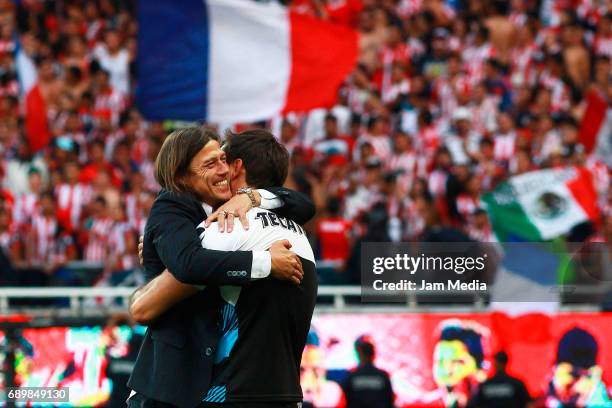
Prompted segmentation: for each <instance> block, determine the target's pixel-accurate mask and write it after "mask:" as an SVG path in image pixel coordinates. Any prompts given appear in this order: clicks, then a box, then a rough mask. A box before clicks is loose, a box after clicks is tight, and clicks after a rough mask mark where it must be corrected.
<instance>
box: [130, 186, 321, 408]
mask: <svg viewBox="0 0 612 408" xmlns="http://www.w3.org/2000/svg"><path fill="white" fill-rule="evenodd" d="M267 190H269V191H270V192H272V193H274V194H276V195H277V196H278V197H279V198H280V199H281V200H282V201H283V204H284V205H283V206H282V207H281V208H279V209H277V210H274V211H275V212H276V213H278V214H279V215H281V216H284V217H289V218H292V219H293V220H295V221H297V222H299V223H300V224H303V223H305V222H306V221H308V220H309V219H310V218H312V216H313V215H314V205H313V203H312V202H311V201H310V199H309V198H308V197H306V196H305V195H303V194H300V193H297V192H294V191H291V190H288V189H285V188H282V187H275V188H268V189H267ZM206 217H207V214H206V213H205V212H204V209H203V208H202V205H201V203H200V202H199V201H198V200H197V199H196V198H195V197H194V196H191V195H189V194H177V193H171V192H168V191H162V192H160V194H159V195H158V197H157V199H156V200H155V203H154V204H153V207H152V209H151V213H150V215H149V218H148V220H147V225H146V228H145V235H144V248H143V258H144V267H145V273H146V275H147V278H148V279H152V278H154V277H155V276H157V275H159V274H160V273H161V272H163V270H164V269H166V268H168V270H169V271H170V272H171V273H172V274H173V275H174V276H175V277H176V278H177V279H178V280H179V281H181V282H184V283H189V284H201V285H213V286H218V285H244V284H246V283H248V282H249V281H250V277H251V264H252V261H253V255H252V253H251V252H245V251H235V252H226V251H215V250H210V249H205V248H202V244H201V242H200V239H199V234H198V233H197V232H196V226H197V225H198V224H199V223H200V222H202V221H203V220H204V219H205V218H206ZM237 270H238V271H247V274H246V275H245V276H240V275H241V274H236V273H228V271H237ZM220 301H221V297H220V296H219V292H218V289H217V288H216V287H208V288H207V289H206V290H204V291H202V292H201V293H198V294H197V295H195V296H193V297H191V298H189V299H186V300H184V301H182V302H181V303H179V304H177V305H176V306H174V307H173V308H172V309H170V310H169V311H167V312H166V313H165V314H164V315H162V316H160V317H159V318H158V319H157V320H156V321H155V323H154V324H152V325H151V326H150V327H149V328H148V330H147V333H146V335H145V339H144V342H143V345H142V347H141V349H140V353H139V355H138V359H137V360H136V365H135V366H134V371H133V372H132V375H131V377H130V380H129V381H128V387H129V388H131V389H132V390H134V391H136V392H138V393H140V394H142V395H144V396H146V397H148V398H151V399H154V400H157V401H163V402H167V403H171V404H174V405H176V406H178V407H181V408H194V407H195V406H197V405H198V403H199V402H200V401H201V399H202V398H203V397H204V394H205V393H206V391H207V390H208V388H209V385H210V380H211V371H212V366H213V356H214V352H215V347H216V345H217V341H218V339H219V305H220Z"/></svg>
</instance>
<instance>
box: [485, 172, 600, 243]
mask: <svg viewBox="0 0 612 408" xmlns="http://www.w3.org/2000/svg"><path fill="white" fill-rule="evenodd" d="M482 200H483V202H484V203H485V205H486V206H487V211H488V213H489V217H490V219H491V224H492V225H493V229H494V231H495V234H496V235H497V238H498V239H499V240H500V241H501V242H517V241H518V242H525V241H527V242H538V241H547V240H552V239H555V238H557V237H559V236H561V235H564V234H566V233H568V232H569V231H570V230H571V229H572V227H574V226H576V225H578V224H580V223H582V222H585V221H595V220H596V219H597V218H598V217H599V210H598V208H597V194H596V192H595V188H594V186H593V182H592V180H591V173H590V172H589V171H588V170H587V169H585V168H581V167H568V168H559V169H546V170H537V171H532V172H529V173H525V174H521V175H518V176H514V177H512V178H510V179H509V180H508V181H507V182H505V183H503V184H501V185H499V186H498V187H497V188H496V189H495V190H493V191H492V192H490V193H488V194H485V195H484V196H483V197H482Z"/></svg>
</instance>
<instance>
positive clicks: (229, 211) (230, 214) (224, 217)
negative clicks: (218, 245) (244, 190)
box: [205, 191, 261, 232]
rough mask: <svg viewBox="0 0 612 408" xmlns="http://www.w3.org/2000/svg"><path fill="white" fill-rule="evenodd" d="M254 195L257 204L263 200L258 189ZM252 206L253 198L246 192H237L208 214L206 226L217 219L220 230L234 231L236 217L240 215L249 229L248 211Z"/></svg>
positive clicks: (245, 227) (242, 222)
mask: <svg viewBox="0 0 612 408" xmlns="http://www.w3.org/2000/svg"><path fill="white" fill-rule="evenodd" d="M253 195H254V196H255V200H256V201H257V205H259V203H260V202H261V196H260V195H259V193H258V192H257V191H253ZM251 208H253V203H251V199H250V198H249V197H248V196H247V195H246V194H237V195H235V196H233V197H232V198H231V199H230V200H229V201H227V202H226V203H225V204H223V205H222V206H221V207H219V208H217V210H216V211H215V212H213V213H212V214H210V215H209V216H208V218H207V219H206V224H205V225H206V228H208V227H209V226H210V224H211V223H212V222H214V221H217V223H218V224H219V231H220V232H223V231H226V230H227V232H232V230H233V229H234V219H235V218H236V217H238V218H239V219H240V223H241V224H242V227H243V228H244V229H245V230H248V229H249V221H248V220H247V216H246V213H247V212H248V211H249V210H250V209H251ZM226 227H227V228H226Z"/></svg>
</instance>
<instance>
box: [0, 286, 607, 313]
mask: <svg viewBox="0 0 612 408" xmlns="http://www.w3.org/2000/svg"><path fill="white" fill-rule="evenodd" d="M135 289H136V287H93V288H83V287H78V288H75V287H51V288H49V287H39V288H21V287H4V288H0V314H2V315H6V314H10V313H31V312H35V313H36V314H41V313H56V314H66V315H73V316H96V315H106V314H108V313H115V312H125V311H127V308H128V303H129V297H130V295H131V294H132V293H133V292H134V290H135ZM611 291H612V284H610V283H602V284H601V285H590V286H576V287H573V288H572V291H571V295H572V296H579V297H580V299H581V300H582V301H581V302H580V303H576V302H568V301H567V300H566V301H564V302H563V303H562V304H561V305H560V310H563V309H564V308H565V309H567V310H582V309H584V310H599V309H600V308H601V307H602V303H601V302H589V301H588V299H601V298H602V297H603V296H605V294H607V293H610V292H611ZM364 294H368V295H369V296H368V298H369V299H371V297H372V296H375V295H376V294H377V293H376V292H375V291H373V290H372V291H363V292H362V288H361V287H360V286H320V287H319V292H318V301H317V310H318V311H337V312H345V311H348V312H355V311H359V310H362V309H363V310H366V311H367V312H369V313H371V312H373V311H377V310H381V311H390V312H393V311H403V312H406V311H436V310H439V311H444V310H453V311H458V310H461V309H465V310H466V311H479V310H486V309H487V306H488V302H489V299H487V298H486V296H485V295H483V294H482V293H478V292H462V293H461V294H458V295H457V294H456V293H453V292H450V291H440V292H438V293H436V295H437V296H440V295H443V296H445V297H446V301H445V302H440V303H435V301H432V300H431V298H429V297H428V296H427V295H431V292H429V293H425V292H423V291H418V290H415V291H410V292H405V293H401V292H397V294H398V295H399V296H403V297H404V298H405V299H404V301H402V303H397V302H396V303H390V302H389V301H387V300H385V298H384V297H381V298H380V302H367V303H366V302H363V301H362V299H361V296H362V295H364ZM387 295H388V293H387ZM453 296H456V301H450V302H449V301H448V300H449V299H451V300H452V299H453ZM584 299H587V301H584Z"/></svg>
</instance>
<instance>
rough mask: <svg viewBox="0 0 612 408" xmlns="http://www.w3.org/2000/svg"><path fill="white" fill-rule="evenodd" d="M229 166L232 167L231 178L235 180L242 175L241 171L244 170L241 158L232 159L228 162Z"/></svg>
mask: <svg viewBox="0 0 612 408" xmlns="http://www.w3.org/2000/svg"><path fill="white" fill-rule="evenodd" d="M230 167H231V169H232V180H235V179H237V178H238V177H240V176H241V175H242V172H243V171H244V166H243V163H242V159H236V160H234V161H233V162H232V163H231V164H230Z"/></svg>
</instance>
